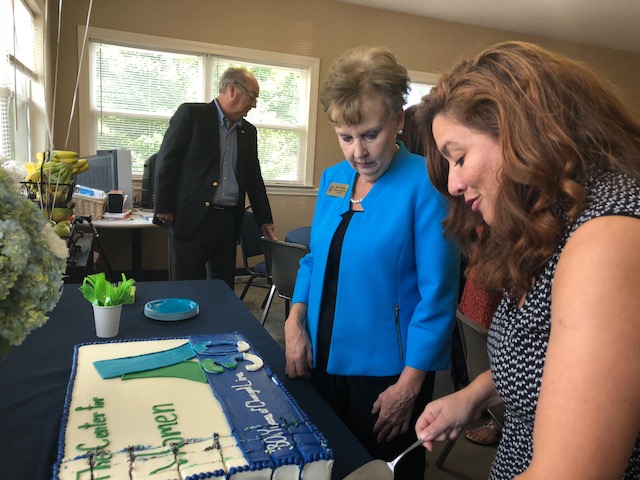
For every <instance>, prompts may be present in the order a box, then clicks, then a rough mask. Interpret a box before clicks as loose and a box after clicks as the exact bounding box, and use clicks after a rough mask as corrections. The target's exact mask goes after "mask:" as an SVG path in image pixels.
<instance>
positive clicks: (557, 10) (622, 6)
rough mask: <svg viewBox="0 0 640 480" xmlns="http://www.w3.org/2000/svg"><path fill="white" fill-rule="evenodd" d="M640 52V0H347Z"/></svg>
mask: <svg viewBox="0 0 640 480" xmlns="http://www.w3.org/2000/svg"><path fill="white" fill-rule="evenodd" d="M341 1H345V2H346V3H354V4H358V5H363V6H367V7H374V8H381V9H384V10H392V11H396V12H403V13H410V14H413V15H420V16H424V17H430V18H435V19H438V20H446V21H450V22H457V23H463V24H467V25H475V26H481V27H488V28H497V29H500V30H508V31H511V32H517V33H524V34H529V35H539V36H543V37H548V38H554V39H558V40H567V41H572V42H578V43H584V44H587V45H595V46H599V47H606V48H613V49H615V50H622V51H627V52H633V53H640V0H341Z"/></svg>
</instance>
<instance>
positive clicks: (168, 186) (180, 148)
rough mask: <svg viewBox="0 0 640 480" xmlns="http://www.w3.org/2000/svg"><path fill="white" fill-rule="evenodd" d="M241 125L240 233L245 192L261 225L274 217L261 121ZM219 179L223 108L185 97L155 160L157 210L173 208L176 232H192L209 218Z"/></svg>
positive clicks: (184, 234) (238, 174)
mask: <svg viewBox="0 0 640 480" xmlns="http://www.w3.org/2000/svg"><path fill="white" fill-rule="evenodd" d="M237 128H238V130H237V138H238V162H237V166H236V167H237V168H236V178H237V180H238V187H239V195H240V197H239V200H238V206H237V208H236V210H237V219H238V221H237V232H236V238H238V239H239V238H240V232H241V228H242V218H243V214H244V199H245V194H248V196H249V202H250V203H251V206H252V208H253V212H254V214H255V217H256V220H257V222H258V225H263V224H265V223H273V217H272V214H271V207H270V206H269V200H268V198H267V192H266V188H265V186H264V180H263V179H262V172H261V171H260V163H259V160H258V137H257V131H256V127H254V126H253V125H252V124H251V123H249V122H247V121H246V120H243V122H242V124H241V125H239V126H238V127H237ZM219 182H220V138H219V128H218V110H217V108H216V105H215V103H214V102H211V103H184V104H182V105H180V107H178V110H177V111H176V113H175V114H174V115H173V117H172V118H171V121H170V123H169V128H168V129H167V132H166V133H165V136H164V139H163V141H162V146H161V147H160V151H159V152H158V157H157V161H156V178H155V211H156V213H173V214H174V221H173V234H174V235H175V236H176V237H180V238H190V237H192V236H193V234H194V233H195V232H196V231H198V230H199V229H200V227H201V225H202V222H204V220H205V218H206V216H207V212H208V210H209V208H211V204H212V199H213V196H214V194H215V191H216V188H217V187H218V185H219Z"/></svg>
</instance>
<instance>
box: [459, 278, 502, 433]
mask: <svg viewBox="0 0 640 480" xmlns="http://www.w3.org/2000/svg"><path fill="white" fill-rule="evenodd" d="M477 268H478V267H474V268H472V269H471V270H470V271H469V273H468V276H467V279H466V281H465V282H464V288H463V290H462V296H461V297H460V305H458V309H459V310H460V311H461V312H462V313H463V314H464V315H465V316H466V317H467V318H468V319H469V320H471V321H472V322H475V323H477V324H478V325H481V326H482V327H484V328H486V329H489V326H490V325H491V320H492V318H493V314H494V312H495V311H496V308H498V304H499V303H500V299H501V298H502V297H501V296H500V295H495V294H492V293H490V292H487V291H486V290H485V289H484V288H482V287H481V286H479V285H478V282H477V275H478V273H477ZM495 411H500V412H502V409H495ZM485 416H488V418H486V420H485V422H484V423H483V424H482V425H481V426H479V427H476V428H470V429H467V430H465V432H464V436H465V437H466V438H467V439H469V440H471V441H472V442H474V443H477V444H479V445H495V444H496V443H498V442H499V441H500V434H501V433H502V431H501V429H500V425H499V424H498V423H497V422H496V421H495V420H494V419H493V417H491V416H490V415H488V414H487V415H485ZM501 421H502V420H501Z"/></svg>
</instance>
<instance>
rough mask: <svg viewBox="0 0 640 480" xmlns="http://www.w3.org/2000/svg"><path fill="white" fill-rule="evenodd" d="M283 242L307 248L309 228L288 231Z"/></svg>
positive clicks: (309, 241) (309, 238)
mask: <svg viewBox="0 0 640 480" xmlns="http://www.w3.org/2000/svg"><path fill="white" fill-rule="evenodd" d="M284 241H285V242H292V243H299V244H300V245H306V246H307V247H308V246H309V245H310V243H311V227H298V228H294V229H293V230H289V231H288V232H287V234H286V235H285V236H284Z"/></svg>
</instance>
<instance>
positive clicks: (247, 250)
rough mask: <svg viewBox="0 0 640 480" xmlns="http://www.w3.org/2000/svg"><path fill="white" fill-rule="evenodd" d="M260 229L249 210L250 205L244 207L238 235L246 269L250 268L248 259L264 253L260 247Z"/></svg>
mask: <svg viewBox="0 0 640 480" xmlns="http://www.w3.org/2000/svg"><path fill="white" fill-rule="evenodd" d="M261 236H262V231H261V229H260V226H259V225H258V222H257V221H256V217H255V216H254V214H253V211H252V210H251V205H249V206H247V207H246V208H245V209H244V218H243V220H242V233H241V235H240V247H241V250H242V260H243V261H244V267H245V268H246V269H247V270H251V267H250V266H249V259H250V258H252V257H257V256H260V255H263V254H264V250H263V249H262V243H261V242H260V237H261Z"/></svg>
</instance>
